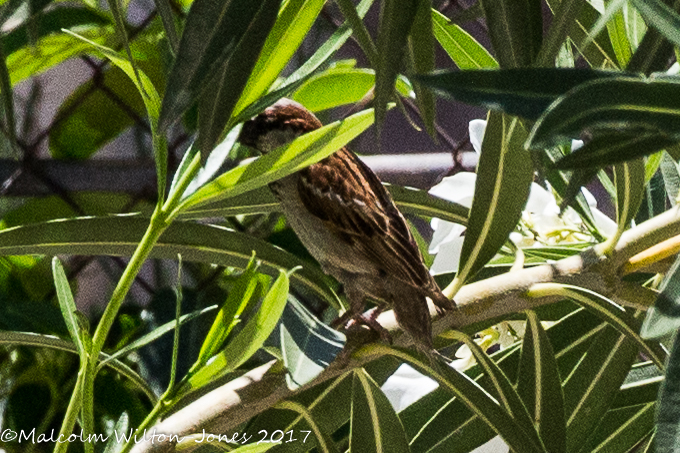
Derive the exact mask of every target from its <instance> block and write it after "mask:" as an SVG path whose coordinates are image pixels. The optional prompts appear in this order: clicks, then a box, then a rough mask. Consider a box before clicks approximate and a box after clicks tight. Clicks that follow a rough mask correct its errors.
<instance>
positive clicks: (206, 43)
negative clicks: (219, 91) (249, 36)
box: [159, 0, 261, 132]
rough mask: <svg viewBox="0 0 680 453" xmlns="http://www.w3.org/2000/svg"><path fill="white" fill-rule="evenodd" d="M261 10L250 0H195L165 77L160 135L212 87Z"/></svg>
mask: <svg viewBox="0 0 680 453" xmlns="http://www.w3.org/2000/svg"><path fill="white" fill-rule="evenodd" d="M260 7H261V3H260V2H253V1H250V0H194V2H193V4H192V5H191V9H190V10H189V14H188V16H187V19H186V23H185V25H184V33H182V38H181V39H180V43H179V51H178V52H177V56H176V57H175V62H174V64H173V66H172V69H171V71H170V74H169V76H168V85H167V89H166V91H165V96H164V98H163V103H162V107H161V114H160V120H159V130H160V131H161V132H163V131H165V130H167V128H168V127H169V126H170V125H171V124H172V123H173V122H174V121H175V120H176V119H177V118H178V117H179V116H180V115H181V114H182V113H184V111H185V110H186V109H188V108H189V107H191V106H192V105H193V104H195V102H196V101H197V100H198V98H199V97H200V96H201V95H202V93H204V92H205V91H207V90H208V89H209V88H210V87H211V86H212V81H213V80H214V79H215V77H217V75H218V74H220V73H221V71H220V69H221V68H224V66H225V64H226V63H227V61H229V59H230V58H231V57H232V56H233V55H234V51H235V50H236V48H237V46H238V43H239V41H240V40H241V38H242V37H243V35H244V34H245V33H246V31H247V30H248V28H249V26H250V25H251V23H252V22H253V21H254V20H255V18H256V16H257V13H258V11H259V10H260Z"/></svg>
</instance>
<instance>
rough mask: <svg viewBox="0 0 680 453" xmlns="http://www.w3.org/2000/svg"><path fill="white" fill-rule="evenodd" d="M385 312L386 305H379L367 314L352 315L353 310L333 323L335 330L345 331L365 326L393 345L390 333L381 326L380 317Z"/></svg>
mask: <svg viewBox="0 0 680 453" xmlns="http://www.w3.org/2000/svg"><path fill="white" fill-rule="evenodd" d="M384 310H385V305H378V306H377V307H374V308H371V309H370V310H369V311H367V312H366V313H357V314H355V313H352V311H351V310H348V311H346V312H345V313H343V314H342V316H340V317H339V318H338V319H336V320H335V321H333V322H332V323H331V326H332V327H334V328H337V327H342V328H343V330H347V329H349V328H350V327H351V326H353V325H354V324H363V325H365V326H367V327H368V328H370V329H372V330H373V331H375V332H377V333H378V334H379V335H380V339H381V340H382V341H384V342H385V343H387V344H392V335H390V333H389V331H388V330H387V329H385V328H384V327H383V326H381V325H380V323H379V322H378V316H379V315H380V313H382V312H383V311H384Z"/></svg>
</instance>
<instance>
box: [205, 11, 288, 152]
mask: <svg viewBox="0 0 680 453" xmlns="http://www.w3.org/2000/svg"><path fill="white" fill-rule="evenodd" d="M280 3H281V0H264V1H262V2H260V9H259V10H258V11H257V13H256V14H255V15H254V16H253V17H252V18H251V21H250V23H249V25H248V28H247V29H246V30H244V31H243V36H241V37H240V38H239V41H238V44H237V45H236V48H235V49H234V50H233V52H232V53H231V55H230V57H229V58H228V59H226V61H225V62H224V64H223V66H222V67H220V68H218V73H217V75H216V76H215V77H213V78H212V79H211V85H212V86H211V90H210V91H207V92H204V93H205V94H204V95H203V96H201V98H200V101H199V103H198V137H197V138H196V141H195V142H194V145H193V146H195V147H197V148H198V149H199V151H200V153H201V161H202V162H205V161H206V160H207V159H208V154H209V153H210V152H211V151H212V150H213V148H214V147H215V145H216V144H217V142H218V140H219V139H220V137H221V135H222V132H223V131H224V129H225V127H227V121H228V120H229V118H231V116H232V113H233V112H234V109H235V108H236V105H237V102H239V98H240V97H241V95H242V94H245V90H246V89H247V88H246V83H247V82H248V79H249V77H250V76H251V72H253V71H254V70H256V69H257V68H256V64H257V63H258V57H259V56H260V51H262V49H263V46H264V45H265V40H267V39H268V38H267V36H268V35H270V30H272V34H273V33H274V31H275V30H273V29H272V27H274V22H275V21H276V18H277V14H278V10H279V4H280ZM292 3H293V2H292V1H291V2H288V5H290V4H292ZM270 37H271V36H270ZM260 61H261V60H260ZM254 68H255V69H254Z"/></svg>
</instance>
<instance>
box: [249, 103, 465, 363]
mask: <svg viewBox="0 0 680 453" xmlns="http://www.w3.org/2000/svg"><path fill="white" fill-rule="evenodd" d="M322 126H323V124H322V123H321V121H319V119H318V118H317V117H316V116H315V115H314V114H313V113H312V112H310V111H309V110H307V109H306V108H305V107H303V106H302V105H301V104H299V103H297V102H295V101H292V100H290V99H286V98H284V99H281V100H279V101H278V102H276V103H275V104H273V105H272V106H270V107H268V108H266V109H265V110H264V111H263V112H262V113H260V114H259V115H257V116H255V117H253V118H252V119H250V120H248V121H246V122H245V123H244V125H243V127H242V129H241V132H240V134H239V137H238V141H239V143H241V144H243V145H246V146H248V147H250V148H254V149H256V150H258V151H259V152H261V153H262V154H266V153H268V152H271V151H273V150H274V149H276V148H278V147H280V146H283V145H286V144H288V143H290V142H291V141H293V140H294V139H295V138H297V137H299V136H301V135H302V134H305V133H307V132H310V131H313V130H316V129H319V128H321V127H322ZM269 188H270V189H271V191H272V192H273V193H274V195H275V196H276V198H277V199H278V200H279V202H280V206H281V208H282V211H283V213H284V215H285V217H286V220H287V222H288V224H289V225H290V227H291V228H292V229H293V231H294V232H295V233H296V235H297V236H298V238H299V239H300V241H301V242H302V243H303V245H304V246H305V247H306V248H307V250H308V251H309V253H310V254H311V255H312V256H313V257H314V258H315V259H316V260H317V261H318V262H319V264H320V265H321V268H322V270H323V271H324V272H325V273H326V274H328V275H331V276H332V277H334V278H335V279H336V280H338V281H339V282H340V283H341V284H342V287H343V289H344V293H345V296H346V297H347V300H348V302H349V308H348V310H347V311H346V312H345V313H344V314H343V315H342V316H341V317H340V318H339V319H338V320H336V323H334V324H338V325H342V324H343V323H348V322H349V321H350V320H353V321H355V322H357V323H363V324H367V325H368V326H369V327H373V328H374V329H376V330H379V333H380V334H381V337H382V338H385V335H386V336H387V340H388V341H391V337H390V336H389V334H387V332H386V331H385V329H383V328H381V326H380V325H379V324H377V322H376V317H377V315H378V314H379V313H380V312H381V311H383V310H384V309H385V308H391V309H392V310H394V314H395V317H396V320H397V322H398V324H399V326H400V327H401V328H402V330H404V331H405V332H406V333H408V334H409V335H410V336H411V340H412V342H413V343H414V344H415V345H416V346H417V347H418V349H424V350H426V351H432V350H433V347H432V321H431V318H430V312H429V309H428V306H427V299H428V298H429V299H431V300H432V302H433V303H434V305H435V308H436V310H437V312H438V313H439V314H443V313H444V312H446V311H449V310H452V309H454V307H455V304H454V303H453V301H452V300H450V299H448V298H447V297H446V296H445V295H444V294H442V292H441V290H440V289H439V287H438V286H437V283H436V282H435V281H434V279H433V277H432V275H431V274H430V272H429V270H428V268H427V267H426V266H425V264H424V263H423V258H422V255H421V254H420V250H419V249H418V246H417V244H416V242H415V240H414V238H413V235H412V234H411V231H410V230H409V227H408V225H407V223H406V220H405V219H404V216H403V215H402V214H401V213H400V212H399V210H398V209H397V207H396V205H395V204H394V201H393V200H392V197H391V196H390V194H389V192H388V191H387V190H386V189H385V187H384V186H383V185H382V183H381V182H380V180H379V179H378V177H377V176H376V175H375V173H373V171H372V170H371V169H370V168H369V167H368V166H366V164H364V163H363V162H362V161H361V159H359V158H358V157H357V155H356V154H354V153H353V152H351V151H350V150H349V149H347V147H342V148H340V149H338V150H337V151H336V152H335V153H334V154H332V155H330V156H329V157H326V158H325V159H323V160H321V161H319V162H317V163H315V164H312V165H310V166H309V167H307V168H305V169H303V170H300V171H298V172H296V173H293V174H291V175H288V176H286V177H284V178H282V179H279V180H277V181H275V182H272V183H270V184H269ZM369 299H370V300H372V301H374V302H376V303H377V304H378V306H377V309H375V310H374V311H373V312H372V313H371V315H370V316H369V317H366V316H365V315H364V314H363V311H364V309H365V307H366V303H367V300H369ZM380 329H382V330H380Z"/></svg>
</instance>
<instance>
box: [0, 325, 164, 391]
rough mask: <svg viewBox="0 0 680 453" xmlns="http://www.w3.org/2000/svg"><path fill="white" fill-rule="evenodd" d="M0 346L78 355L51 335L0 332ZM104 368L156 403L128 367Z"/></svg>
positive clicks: (112, 365)
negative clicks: (109, 369)
mask: <svg viewBox="0 0 680 453" xmlns="http://www.w3.org/2000/svg"><path fill="white" fill-rule="evenodd" d="M0 344H3V345H9V346H32V347H39V348H49V349H55V350H58V351H66V352H71V353H73V354H78V350H77V349H76V346H75V344H73V342H71V341H66V340H62V339H61V338H57V337H53V336H51V335H41V334H37V333H33V332H14V331H0ZM108 357H109V355H108V354H105V353H103V352H101V353H100V354H99V360H106V359H107V358H108ZM106 366H107V367H109V368H111V369H112V370H114V371H116V372H117V373H119V374H120V375H121V376H123V377H126V378H127V379H129V380H130V381H131V382H132V383H133V384H135V385H136V386H137V387H138V388H139V389H140V390H142V391H143V392H144V394H145V395H146V396H147V398H148V399H149V401H150V402H151V403H152V404H153V403H155V402H156V394H155V393H154V391H153V389H151V387H150V386H149V384H147V382H146V381H145V380H144V379H143V378H142V377H141V376H140V375H139V374H137V372H135V371H133V370H132V369H131V368H130V367H129V366H127V365H126V364H124V363H123V362H121V361H120V360H117V359H114V360H111V361H110V362H108V363H107V364H106Z"/></svg>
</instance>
